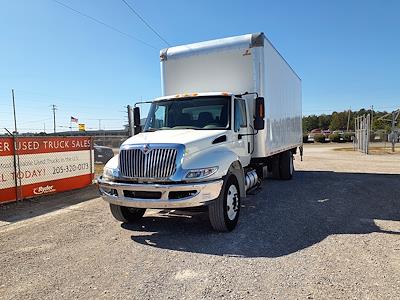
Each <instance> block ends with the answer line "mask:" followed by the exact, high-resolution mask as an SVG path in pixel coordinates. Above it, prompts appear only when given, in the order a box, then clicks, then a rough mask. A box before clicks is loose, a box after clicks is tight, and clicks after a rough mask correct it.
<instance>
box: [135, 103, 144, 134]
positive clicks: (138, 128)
mask: <svg viewBox="0 0 400 300" xmlns="http://www.w3.org/2000/svg"><path fill="white" fill-rule="evenodd" d="M133 126H134V128H133V134H134V135H136V134H138V133H140V132H142V126H141V125H140V109H139V107H134V108H133Z"/></svg>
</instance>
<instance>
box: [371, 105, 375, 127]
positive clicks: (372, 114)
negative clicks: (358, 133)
mask: <svg viewBox="0 0 400 300" xmlns="http://www.w3.org/2000/svg"><path fill="white" fill-rule="evenodd" d="M373 124H374V106H373V105H371V131H372V126H373Z"/></svg>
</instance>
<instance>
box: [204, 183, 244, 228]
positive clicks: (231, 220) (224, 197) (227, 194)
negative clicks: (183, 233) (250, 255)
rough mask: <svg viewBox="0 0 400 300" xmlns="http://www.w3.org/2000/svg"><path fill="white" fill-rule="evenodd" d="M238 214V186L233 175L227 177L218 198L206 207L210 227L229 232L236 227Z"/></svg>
mask: <svg viewBox="0 0 400 300" xmlns="http://www.w3.org/2000/svg"><path fill="white" fill-rule="evenodd" d="M239 213H240V190H239V184H238V182H237V179H236V177H235V176H234V175H229V176H228V177H227V178H226V180H225V182H224V184H223V187H222V190H221V193H220V195H219V197H218V198H217V199H216V200H215V201H214V202H213V203H211V204H210V205H209V206H208V216H209V219H210V223H211V226H212V227H213V228H214V230H216V231H220V232H227V231H231V230H233V229H234V228H235V227H236V224H237V222H238V220H239Z"/></svg>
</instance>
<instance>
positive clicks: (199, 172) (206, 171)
mask: <svg viewBox="0 0 400 300" xmlns="http://www.w3.org/2000/svg"><path fill="white" fill-rule="evenodd" d="M217 170H218V167H210V168H203V169H192V170H189V172H187V173H186V176H185V178H187V179H198V178H205V177H208V176H211V175H213V174H214V173H215V172H217Z"/></svg>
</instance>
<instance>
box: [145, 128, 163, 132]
mask: <svg viewBox="0 0 400 300" xmlns="http://www.w3.org/2000/svg"><path fill="white" fill-rule="evenodd" d="M157 130H159V129H157V128H149V129H146V130H145V131H144V132H154V131H157Z"/></svg>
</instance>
